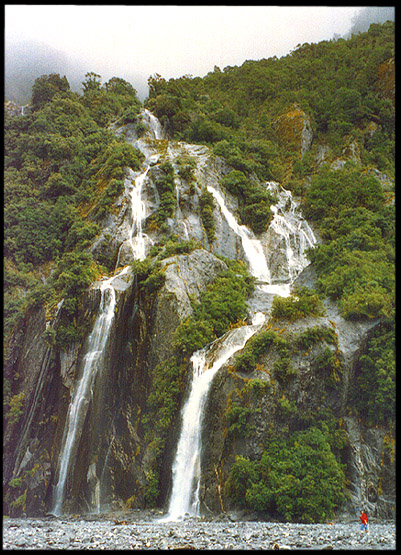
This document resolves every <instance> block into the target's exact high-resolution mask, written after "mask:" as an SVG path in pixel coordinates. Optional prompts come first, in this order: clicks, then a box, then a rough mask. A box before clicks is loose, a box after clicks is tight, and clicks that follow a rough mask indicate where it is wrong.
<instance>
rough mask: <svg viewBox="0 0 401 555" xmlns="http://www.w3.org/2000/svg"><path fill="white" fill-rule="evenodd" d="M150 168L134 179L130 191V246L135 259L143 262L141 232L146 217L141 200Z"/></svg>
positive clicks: (143, 239) (144, 247) (143, 242)
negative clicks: (133, 184)
mask: <svg viewBox="0 0 401 555" xmlns="http://www.w3.org/2000/svg"><path fill="white" fill-rule="evenodd" d="M149 168H150V166H149V165H147V166H146V169H145V171H143V172H142V173H141V174H139V175H138V176H137V177H136V178H135V186H134V187H133V188H132V191H131V210H132V229H131V236H130V244H131V248H132V253H133V255H134V257H135V258H138V259H139V260H143V259H144V258H145V256H146V250H145V249H146V244H145V237H146V236H145V235H144V233H143V232H142V222H143V221H144V219H145V216H146V207H145V203H144V202H143V200H142V187H143V184H144V181H145V179H146V176H147V174H148V171H149Z"/></svg>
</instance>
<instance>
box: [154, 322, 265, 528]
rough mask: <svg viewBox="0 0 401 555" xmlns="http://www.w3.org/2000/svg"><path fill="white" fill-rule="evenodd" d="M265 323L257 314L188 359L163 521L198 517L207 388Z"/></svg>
mask: <svg viewBox="0 0 401 555" xmlns="http://www.w3.org/2000/svg"><path fill="white" fill-rule="evenodd" d="M264 320H265V316H264V314H262V313H258V314H257V315H255V318H254V321H253V324H252V325H250V326H243V327H241V328H235V329H233V330H230V331H229V332H228V333H226V334H225V335H224V336H223V338H221V339H218V340H217V341H215V342H214V343H212V344H211V345H209V346H207V347H205V348H203V349H201V350H199V351H196V352H195V353H194V354H193V355H192V357H191V363H192V370H193V374H192V384H191V391H190V394H189V397H188V399H187V401H186V403H185V405H184V407H183V409H182V428H181V435H180V439H179V442H178V446H177V453H176V456H175V461H174V465H173V489H172V493H171V498H170V505H169V510H168V515H167V517H166V518H164V519H163V520H165V521H170V520H179V519H181V518H183V517H184V515H185V514H186V513H189V514H191V515H197V514H199V497H198V493H199V484H200V456H201V431H202V421H203V414H204V410H203V409H204V406H205V401H206V398H207V394H208V392H209V389H210V385H211V383H212V381H213V378H214V376H215V374H216V372H217V371H218V370H219V369H220V368H221V367H222V366H223V364H225V363H226V362H227V361H228V359H229V358H230V357H231V356H232V355H233V354H234V353H236V352H237V351H239V350H240V349H242V348H243V347H244V346H245V343H246V342H247V341H248V339H249V338H250V337H252V335H254V334H255V333H256V332H257V331H258V330H259V329H260V327H261V326H262V324H263V322H264ZM210 365H211V366H210ZM209 366H210V367H209Z"/></svg>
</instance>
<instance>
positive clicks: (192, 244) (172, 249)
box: [150, 235, 200, 260]
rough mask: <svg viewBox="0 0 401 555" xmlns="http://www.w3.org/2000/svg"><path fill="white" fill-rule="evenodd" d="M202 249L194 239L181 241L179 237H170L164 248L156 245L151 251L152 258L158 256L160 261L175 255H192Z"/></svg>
mask: <svg viewBox="0 0 401 555" xmlns="http://www.w3.org/2000/svg"><path fill="white" fill-rule="evenodd" d="M198 248H200V244H199V243H198V242H197V241H195V240H194V239H190V240H189V241H179V240H178V238H177V236H175V235H172V236H170V237H169V238H168V239H167V241H166V242H165V244H164V245H163V246H161V245H156V246H153V247H152V248H151V250H150V255H151V256H157V259H158V260H163V259H164V258H169V257H170V256H174V255H175V254H190V253H191V252H192V251H194V250H195V249H198Z"/></svg>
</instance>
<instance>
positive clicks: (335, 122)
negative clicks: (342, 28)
mask: <svg viewBox="0 0 401 555" xmlns="http://www.w3.org/2000/svg"><path fill="white" fill-rule="evenodd" d="M394 45H395V40H394V23H393V22H387V23H384V24H382V25H378V26H375V28H373V27H372V28H371V29H370V30H369V31H368V32H367V33H361V34H359V35H354V36H353V37H351V38H350V39H348V40H331V41H322V42H319V43H317V44H308V43H305V44H302V45H298V47H297V48H296V49H295V50H294V51H293V52H291V54H289V55H287V56H285V57H282V58H280V59H277V58H276V57H272V58H269V59H263V60H259V61H252V60H248V61H246V62H244V63H243V64H242V65H241V66H239V67H236V66H234V67H233V66H227V67H226V68H224V70H223V71H221V70H220V69H218V68H215V70H214V71H211V72H209V73H208V74H207V75H206V76H205V77H204V78H202V79H201V78H199V77H197V78H191V77H190V76H184V77H181V78H178V79H170V80H168V81H167V80H166V79H164V78H162V77H161V76H160V75H156V76H154V77H152V78H151V79H150V83H151V88H150V93H149V101H148V107H149V109H150V110H155V112H156V113H157V115H158V116H160V117H163V118H165V121H166V122H167V123H168V125H169V129H170V130H171V131H172V132H173V133H174V135H175V137H176V138H178V139H189V140H191V141H199V142H206V143H209V144H214V145H216V146H217V145H218V144H219V142H220V141H226V144H225V145H224V148H222V149H221V150H220V152H219V155H221V156H224V157H225V158H226V159H227V161H228V162H229V163H230V164H231V165H232V166H233V167H234V168H235V169H239V170H241V171H244V172H246V173H247V172H248V171H249V170H253V171H255V172H256V173H257V175H258V176H259V177H261V178H264V179H274V180H278V181H282V178H283V176H284V174H285V170H284V171H283V166H282V160H280V158H281V157H282V156H286V152H285V147H282V146H280V145H279V144H278V139H277V136H276V134H275V131H274V129H273V126H272V122H273V121H274V118H275V117H276V116H277V115H278V114H280V113H282V112H283V111H284V110H285V109H286V108H287V107H288V106H289V105H290V104H292V103H294V102H295V103H297V104H298V105H299V106H301V108H302V109H304V110H305V111H306V112H307V113H308V114H309V115H310V117H311V120H312V124H313V128H314V134H315V138H316V139H317V140H321V139H326V140H327V142H328V143H329V144H330V145H331V146H334V147H335V148H336V149H338V152H337V154H338V155H341V148H342V142H343V140H344V138H345V137H346V135H349V134H350V133H354V132H355V129H356V128H357V129H363V128H364V126H365V125H366V124H367V123H368V122H369V121H372V120H374V121H377V122H379V131H378V133H376V134H375V135H374V136H373V137H370V138H367V139H366V140H365V141H364V144H363V145H362V147H363V148H362V158H366V159H369V160H372V161H373V160H374V161H375V163H376V164H377V163H379V164H380V168H379V169H381V170H383V171H386V172H390V174H391V173H393V172H394V109H393V106H392V103H391V100H389V99H388V98H383V97H381V95H380V94H378V88H379V87H380V85H381V83H380V77H379V66H380V64H381V63H382V62H384V61H385V60H388V59H389V58H390V57H391V56H392V55H393V52H394ZM228 145H229V146H228ZM242 164H244V165H242Z"/></svg>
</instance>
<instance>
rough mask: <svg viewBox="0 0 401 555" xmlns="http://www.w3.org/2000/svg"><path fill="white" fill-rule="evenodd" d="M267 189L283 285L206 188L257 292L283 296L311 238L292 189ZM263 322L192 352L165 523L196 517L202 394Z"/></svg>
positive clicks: (218, 197) (255, 242)
mask: <svg viewBox="0 0 401 555" xmlns="http://www.w3.org/2000/svg"><path fill="white" fill-rule="evenodd" d="M268 187H269V188H270V189H273V188H275V189H276V190H275V192H276V193H278V203H277V205H275V206H272V211H273V213H274V217H273V220H272V222H271V224H270V226H269V231H270V233H275V234H276V235H278V236H280V238H283V239H284V242H285V246H286V251H285V252H286V259H287V271H288V283H286V284H281V283H276V284H274V283H271V281H272V279H271V271H270V269H269V267H268V263H267V260H266V256H265V253H264V250H263V246H262V243H261V242H260V241H259V240H258V239H256V237H255V236H254V235H253V234H252V232H251V231H250V230H249V229H248V228H247V227H246V226H243V225H239V224H238V222H237V221H236V219H235V216H234V215H233V214H232V213H231V212H230V210H229V209H228V208H227V206H226V204H225V201H224V197H223V195H222V194H221V193H220V192H218V191H217V190H216V189H215V188H214V187H212V186H211V185H208V186H207V189H208V191H209V192H210V193H212V194H213V196H214V198H215V200H216V201H217V203H218V205H219V207H220V209H221V212H222V214H223V215H224V217H225V219H226V221H227V223H228V225H229V226H230V228H231V229H232V230H233V231H234V233H235V234H236V235H238V236H239V237H240V239H241V241H242V246H243V249H244V252H245V256H246V258H247V260H248V263H249V269H250V272H251V274H252V275H253V276H254V277H255V278H256V279H257V280H258V282H259V283H258V284H257V290H258V291H257V293H256V294H259V295H260V294H261V293H263V292H264V293H269V294H278V295H282V296H287V295H289V293H290V285H291V284H292V282H293V280H294V279H295V277H296V276H297V275H298V274H299V272H300V271H301V270H302V269H303V268H304V267H305V266H306V265H307V264H308V261H307V259H306V257H305V254H304V251H305V248H306V246H313V244H314V242H315V241H316V239H315V237H314V235H313V232H312V230H311V229H310V228H309V226H308V225H307V223H306V222H305V220H303V218H302V216H301V215H300V214H298V213H297V205H296V203H295V202H294V200H293V198H292V195H291V193H290V192H289V191H286V190H285V189H283V188H281V190H278V188H279V185H278V184H275V183H271V184H268ZM288 205H289V209H288V208H287V206H288ZM279 212H281V213H279ZM264 321H265V315H264V314H263V313H261V312H258V313H256V314H255V315H254V318H253V322H252V325H251V326H243V327H241V328H236V329H233V330H230V331H229V332H227V333H226V334H225V335H224V336H223V337H222V338H220V339H218V340H217V341H215V342H214V343H212V344H211V345H209V346H207V347H205V348H203V349H201V350H199V351H197V352H195V353H194V354H193V355H192V358H191V363H192V372H193V373H192V382H191V387H190V393H189V397H188V399H187V401H186V403H185V404H184V406H183V409H182V413H181V417H182V424H181V432H180V437H179V441H178V445H177V451H176V455H175V460H174V464H173V469H172V474H173V476H172V479H173V485H172V493H171V497H170V503H169V508H168V513H167V516H166V517H165V518H164V519H163V520H164V521H170V520H180V519H182V518H183V517H184V516H185V514H189V515H195V516H196V515H199V505H200V503H199V487H200V476H201V466H200V459H201V431H202V421H203V416H204V408H205V403H206V399H207V394H208V392H209V390H210V386H211V384H212V381H213V378H214V376H215V375H216V373H217V371H218V370H219V369H220V368H221V367H222V366H223V364H225V363H226V362H227V361H228V360H229V358H230V357H231V356H232V355H233V354H234V353H235V352H237V351H239V350H241V349H243V347H244V346H245V344H246V342H247V341H248V340H249V339H250V337H252V335H253V334H255V333H256V332H257V331H258V330H259V329H260V328H261V326H262V325H263V323H264ZM216 345H217V347H216Z"/></svg>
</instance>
